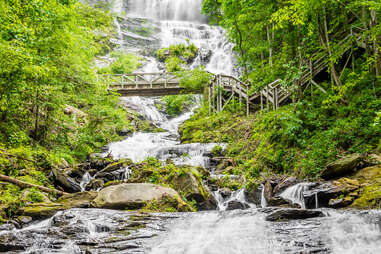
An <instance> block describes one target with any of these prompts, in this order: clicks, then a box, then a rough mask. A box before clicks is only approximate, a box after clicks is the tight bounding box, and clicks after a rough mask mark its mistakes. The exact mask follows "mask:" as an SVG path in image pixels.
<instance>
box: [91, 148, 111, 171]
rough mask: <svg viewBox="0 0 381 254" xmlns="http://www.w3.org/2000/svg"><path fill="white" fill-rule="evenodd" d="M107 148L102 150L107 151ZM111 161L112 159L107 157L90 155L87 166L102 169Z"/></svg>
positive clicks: (97, 169)
mask: <svg viewBox="0 0 381 254" xmlns="http://www.w3.org/2000/svg"><path fill="white" fill-rule="evenodd" d="M107 150H108V148H106V149H105V151H104V152H107ZM111 163H112V160H110V159H107V158H100V157H97V156H95V157H91V159H90V160H89V167H90V168H91V169H96V171H101V170H102V169H104V168H106V167H107V166H108V165H110V164H111Z"/></svg>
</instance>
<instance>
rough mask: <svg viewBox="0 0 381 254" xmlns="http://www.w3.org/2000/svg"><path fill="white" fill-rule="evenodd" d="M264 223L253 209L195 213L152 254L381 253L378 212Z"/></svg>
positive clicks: (333, 213)
mask: <svg viewBox="0 0 381 254" xmlns="http://www.w3.org/2000/svg"><path fill="white" fill-rule="evenodd" d="M324 212H325V213H326V214H327V215H328V216H327V217H324V218H315V219H309V220H296V221H291V222H276V223H272V222H266V221H265V220H264V214H262V213H259V212H258V211H256V210H245V211H239V210H236V211H229V212H223V213H222V212H205V213H202V212H201V213H196V214H191V215H187V216H184V217H182V218H181V219H179V220H175V221H173V222H172V223H170V224H169V225H168V232H167V233H166V234H163V235H161V236H159V237H158V238H157V239H155V240H154V241H153V242H152V243H151V246H152V247H151V249H150V252H149V253H152V254H161V253H163V254H164V253H165V254H220V253H233V254H250V253H256V254H268V253H279V254H280V253H334V254H342V253H350V254H361V253H364V254H365V253H368V254H369V253H372V254H373V253H374V254H376V253H381V244H380V243H381V231H380V225H379V222H380V220H379V219H380V218H379V217H378V219H376V220H374V218H377V216H380V215H381V212H380V211H374V212H371V214H367V215H365V214H364V215H362V214H359V213H355V212H337V211H334V210H325V211H324Z"/></svg>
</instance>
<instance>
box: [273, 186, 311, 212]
mask: <svg viewBox="0 0 381 254" xmlns="http://www.w3.org/2000/svg"><path fill="white" fill-rule="evenodd" d="M312 185H314V183H298V184H295V185H293V186H291V187H288V188H287V189H286V190H285V191H283V192H282V193H281V194H280V195H279V196H280V197H282V198H283V199H285V200H289V201H290V202H291V203H293V204H298V205H299V206H300V207H301V208H302V209H306V204H305V200H304V196H303V193H304V192H305V191H307V190H308V189H309V188H310V187H311V186H312Z"/></svg>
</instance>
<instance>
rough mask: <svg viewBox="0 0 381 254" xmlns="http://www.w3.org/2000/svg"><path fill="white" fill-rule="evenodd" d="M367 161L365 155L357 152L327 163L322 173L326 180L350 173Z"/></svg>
mask: <svg viewBox="0 0 381 254" xmlns="http://www.w3.org/2000/svg"><path fill="white" fill-rule="evenodd" d="M364 161H365V156H363V155H361V154H358V153H355V154H351V155H349V156H347V157H344V158H342V159H339V160H336V161H334V162H332V163H330V164H328V165H327V167H326V168H325V169H324V170H323V172H322V173H321V177H322V178H323V179H325V180H329V179H333V178H336V177H341V176H346V175H349V174H351V173H353V172H355V171H356V170H358V169H359V168H361V165H362V164H363V163H364Z"/></svg>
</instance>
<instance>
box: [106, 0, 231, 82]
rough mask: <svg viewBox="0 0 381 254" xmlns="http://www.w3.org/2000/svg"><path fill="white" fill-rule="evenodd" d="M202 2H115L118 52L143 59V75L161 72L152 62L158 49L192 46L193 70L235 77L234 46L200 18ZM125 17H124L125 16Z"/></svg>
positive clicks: (202, 16) (121, 0)
mask: <svg viewBox="0 0 381 254" xmlns="http://www.w3.org/2000/svg"><path fill="white" fill-rule="evenodd" d="M202 3H203V0H125V1H123V0H116V1H115V2H114V4H113V6H114V7H113V8H112V9H113V11H114V12H115V13H116V14H117V15H118V16H119V18H116V19H115V22H116V27H117V28H118V29H117V31H118V35H119V36H118V38H119V40H118V43H117V44H119V45H120V48H121V50H123V51H128V52H133V53H135V54H140V55H141V56H142V58H143V59H145V65H144V66H143V68H142V71H146V72H155V71H158V70H162V69H163V66H162V64H160V63H158V62H157V61H156V60H155V58H153V55H154V54H153V53H154V51H156V50H157V49H159V48H164V47H168V46H170V45H174V44H179V43H182V44H187V43H193V44H195V45H196V46H197V47H198V48H199V54H198V56H197V58H196V59H195V60H194V62H193V64H192V65H191V67H192V68H195V67H198V66H201V65H203V66H205V69H206V70H208V71H210V72H212V73H216V74H217V73H224V74H227V75H230V74H234V73H237V70H236V69H235V62H236V60H235V57H234V54H233V53H232V52H233V50H232V49H233V44H232V43H230V42H229V41H228V40H227V39H226V37H225V32H224V30H223V29H222V28H220V27H218V26H210V25H208V24H207V22H208V18H207V17H206V16H204V15H202V14H201V7H202ZM124 13H127V14H124Z"/></svg>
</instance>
